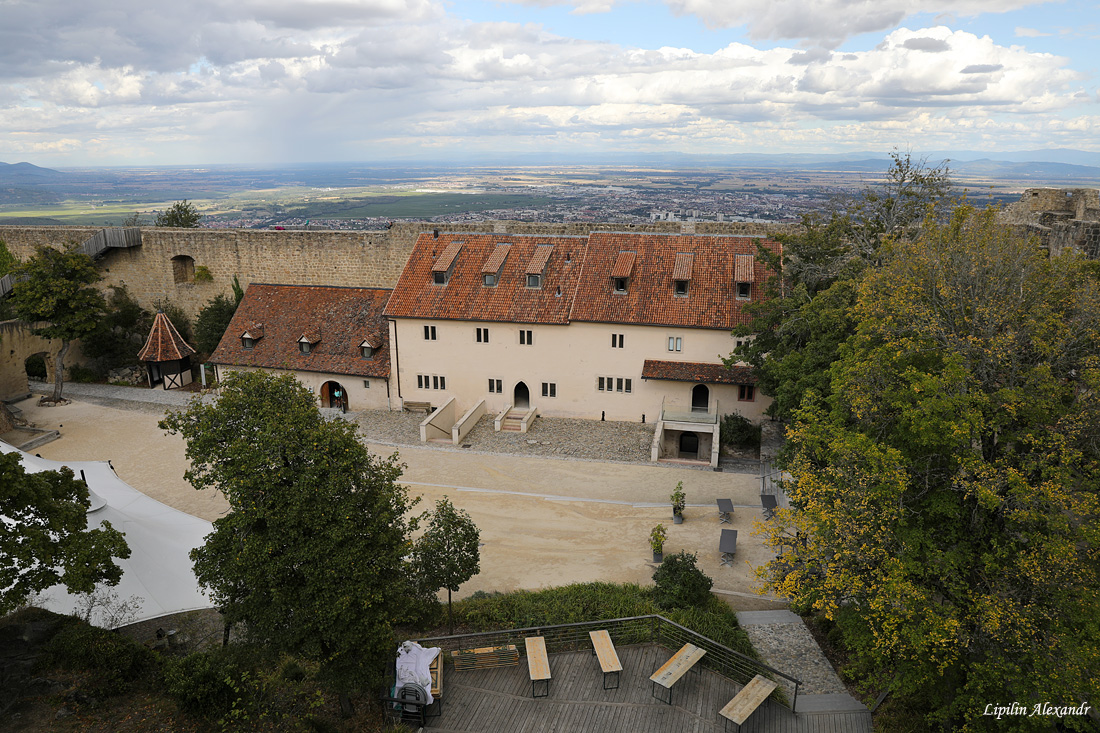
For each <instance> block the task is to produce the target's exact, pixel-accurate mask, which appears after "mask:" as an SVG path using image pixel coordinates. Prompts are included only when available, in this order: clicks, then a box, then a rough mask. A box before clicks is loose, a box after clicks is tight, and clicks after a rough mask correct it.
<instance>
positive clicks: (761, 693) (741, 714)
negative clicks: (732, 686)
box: [718, 675, 776, 730]
mask: <svg viewBox="0 0 1100 733" xmlns="http://www.w3.org/2000/svg"><path fill="white" fill-rule="evenodd" d="M775 688H776V684H775V683H774V682H772V681H771V680H769V679H767V678H765V677H761V676H760V675H756V676H755V677H753V678H752V680H751V681H749V684H747V685H745V686H744V687H742V688H741V691H740V692H738V693H737V695H735V696H734V698H733V699H732V700H730V701H729V702H728V703H726V706H725V707H724V708H722V709H721V710H719V711H718V715H720V716H721V717H723V718H725V720H723V721H722V725H723V730H726V729H728V727H729V724H730V723H733V724H734V725H736V726H737V730H741V726H742V725H744V724H745V721H747V720H748V719H749V716H751V715H752V714H753V712H754V711H755V710H756V709H757V708H758V707H760V704H761V703H762V702H764V701H765V700H767V699H768V695H770V694H772V690H774V689H775Z"/></svg>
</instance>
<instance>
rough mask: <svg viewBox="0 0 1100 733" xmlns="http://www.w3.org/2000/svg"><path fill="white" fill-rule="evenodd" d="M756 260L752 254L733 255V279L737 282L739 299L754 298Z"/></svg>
mask: <svg viewBox="0 0 1100 733" xmlns="http://www.w3.org/2000/svg"><path fill="white" fill-rule="evenodd" d="M754 267H755V262H754V260H753V256H752V255H734V256H733V281H734V282H735V283H737V299H738V300H751V299H752V281H753V269H754Z"/></svg>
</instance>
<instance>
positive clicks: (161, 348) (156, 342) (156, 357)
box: [138, 311, 195, 362]
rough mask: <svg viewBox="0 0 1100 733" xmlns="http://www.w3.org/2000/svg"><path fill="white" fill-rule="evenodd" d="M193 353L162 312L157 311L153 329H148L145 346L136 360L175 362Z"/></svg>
mask: <svg viewBox="0 0 1100 733" xmlns="http://www.w3.org/2000/svg"><path fill="white" fill-rule="evenodd" d="M194 353H195V350H194V349H193V348H191V346H190V344H188V343H187V342H186V341H184V340H183V336H180V332H179V331H177V330H176V327H175V326H174V325H172V321H171V320H170V319H169V318H168V316H166V315H164V311H157V314H156V316H154V317H153V327H152V328H151V329H149V338H147V339H145V345H144V346H142V347H141V351H139V352H138V359H139V360H141V361H148V362H160V361H176V360H178V359H182V358H184V357H185V356H190V355H191V354H194Z"/></svg>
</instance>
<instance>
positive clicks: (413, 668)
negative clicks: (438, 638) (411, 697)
mask: <svg viewBox="0 0 1100 733" xmlns="http://www.w3.org/2000/svg"><path fill="white" fill-rule="evenodd" d="M441 651H442V650H441V649H440V648H439V647H437V646H433V647H432V648H430V649H425V648H424V647H422V646H420V645H419V644H417V643H416V642H415V641H403V642H401V646H399V647H397V687H398V688H400V687H402V686H403V685H404V684H405V683H406V682H412V683H413V684H417V685H420V686H421V687H423V688H424V689H425V690H427V692H428V704H429V705H431V704H432V703H433V702H434V701H435V698H433V697H432V673H431V670H430V669H428V668H429V667H430V666H431V663H432V660H433V659H435V658H436V656H438V655H439V652H441Z"/></svg>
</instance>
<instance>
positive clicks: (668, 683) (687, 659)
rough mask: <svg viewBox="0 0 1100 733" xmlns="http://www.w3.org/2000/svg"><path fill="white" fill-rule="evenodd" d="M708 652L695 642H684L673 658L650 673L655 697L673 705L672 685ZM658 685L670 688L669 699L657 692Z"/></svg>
mask: <svg viewBox="0 0 1100 733" xmlns="http://www.w3.org/2000/svg"><path fill="white" fill-rule="evenodd" d="M706 653H707V652H706V650H705V649H700V648H699V647H697V646H695V645H694V644H684V645H683V646H682V647H680V651H678V652H676V653H675V654H674V655H672V659H670V660H668V661H667V662H665V663H664V665H662V666H661V668H660V669H658V670H657V671H656V672H654V673H653V674H652V675H650V677H649V679H650V681H651V682H653V690H652V694H653V697H655V698H657V699H658V700H661V701H662V702H664V703H667V704H669V705H671V704H672V686H673V685H675V684H676V683H677V682H678V681H679V680H680V678H681V677H683V676H684V673H685V672H687V671H688V670H689V669H691V668H692V667H694V666H695V663H696V662H698V661H699V660H700V659H702V658H703V655H704V654H706ZM696 671H698V670H696ZM658 687H663V688H665V689H666V690H668V699H667V700H663V699H662V698H661V696H660V695H658V694H657V690H658Z"/></svg>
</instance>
